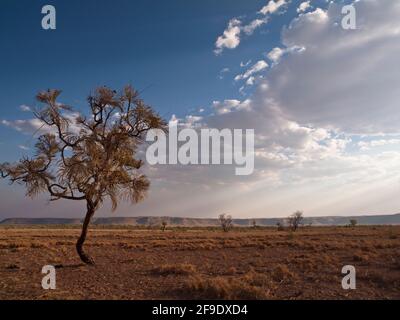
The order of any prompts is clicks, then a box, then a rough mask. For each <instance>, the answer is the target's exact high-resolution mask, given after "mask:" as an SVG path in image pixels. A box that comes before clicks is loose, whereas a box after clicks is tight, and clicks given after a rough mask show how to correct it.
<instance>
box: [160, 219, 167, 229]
mask: <svg viewBox="0 0 400 320" xmlns="http://www.w3.org/2000/svg"><path fill="white" fill-rule="evenodd" d="M166 228H167V221H165V220H163V221H162V222H161V230H162V231H165V229H166Z"/></svg>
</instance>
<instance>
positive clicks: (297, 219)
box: [287, 211, 304, 231]
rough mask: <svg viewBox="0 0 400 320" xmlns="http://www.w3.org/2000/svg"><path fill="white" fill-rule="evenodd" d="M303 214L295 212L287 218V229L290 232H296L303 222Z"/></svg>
mask: <svg viewBox="0 0 400 320" xmlns="http://www.w3.org/2000/svg"><path fill="white" fill-rule="evenodd" d="M303 218H304V217H303V212H301V211H296V212H295V213H293V214H292V215H291V216H289V217H288V219H287V220H288V224H289V227H290V229H291V230H292V231H296V230H297V229H298V228H299V226H300V224H301V223H302V221H303Z"/></svg>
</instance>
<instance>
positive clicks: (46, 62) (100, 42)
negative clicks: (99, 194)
mask: <svg viewBox="0 0 400 320" xmlns="http://www.w3.org/2000/svg"><path fill="white" fill-rule="evenodd" d="M45 4H48V1H47V2H46V1H2V10H1V12H0V38H1V40H2V49H1V56H0V59H1V60H0V61H1V69H2V72H1V74H0V86H1V88H2V90H1V91H0V101H1V104H0V108H1V118H2V119H8V120H10V119H20V118H21V117H27V116H28V114H23V113H22V112H21V111H20V110H19V109H18V107H19V106H20V105H23V104H25V105H29V106H30V105H34V104H35V99H34V96H35V94H36V93H37V92H38V91H39V90H43V89H47V88H60V89H62V90H63V94H62V96H61V99H62V100H63V101H64V102H65V103H68V104H71V105H74V106H75V107H77V108H82V107H85V98H86V96H87V95H88V93H89V92H90V90H92V89H93V88H95V87H96V86H100V85H108V86H111V87H113V88H120V87H122V86H123V85H125V84H127V83H131V84H133V85H134V86H135V87H136V88H137V89H139V90H144V91H143V93H142V96H143V98H144V99H145V101H147V102H148V103H149V104H151V105H153V106H154V107H155V108H156V109H157V110H159V112H160V113H161V114H162V115H164V116H165V117H166V118H169V117H170V116H171V115H172V114H177V115H178V116H183V115H185V114H187V113H188V112H189V110H197V109H199V108H209V107H210V105H211V103H212V101H214V100H223V99H228V98H229V99H234V98H240V94H239V92H238V86H237V85H235V84H234V83H233V80H232V78H233V76H232V73H234V72H236V73H239V72H240V69H241V68H240V62H242V61H245V62H246V61H248V60H252V61H257V60H260V59H262V58H263V53H265V52H267V51H268V50H269V49H271V48H272V47H274V46H275V45H277V43H278V42H279V38H280V32H279V31H280V29H281V27H282V25H284V24H285V23H288V22H289V21H290V19H291V17H292V16H293V13H292V14H291V13H288V14H287V15H285V16H282V17H279V18H278V17H276V18H275V19H271V23H270V24H269V28H268V30H259V31H257V32H255V34H254V35H253V36H252V37H251V38H250V37H249V38H248V39H246V40H244V44H245V45H242V46H240V47H238V48H237V50H234V51H229V50H226V51H225V52H224V53H223V55H221V56H216V55H215V54H214V52H213V49H214V42H215V39H216V38H217V36H219V35H220V33H221V30H224V28H225V27H226V25H227V23H228V21H229V20H230V19H232V18H233V17H244V16H248V17H250V18H251V17H254V16H256V12H257V11H258V10H259V9H260V8H261V7H262V6H263V5H264V4H265V0H258V1H255V0H253V1H226V0H225V1H201V2H195V1H128V0H118V1H112V2H110V1H84V2H82V1H52V2H51V4H52V5H54V6H55V8H56V10H57V29H56V30H54V31H44V30H43V29H42V28H41V24H40V22H41V19H42V16H43V15H42V14H41V8H42V6H43V5H45ZM293 8H294V9H295V6H293ZM292 11H293V10H292ZM224 68H229V69H230V70H231V72H230V74H229V75H226V77H225V78H224V79H222V80H221V79H219V74H220V71H221V70H222V69H224ZM5 136H6V137H7V139H6V140H7V141H4V140H5V139H4V137H5ZM0 137H2V139H1V140H2V143H3V148H5V149H3V150H5V151H6V152H5V153H7V154H11V155H12V156H14V155H15V152H16V151H17V150H15V149H16V148H17V145H19V144H21V143H25V142H26V141H25V140H26V139H25V137H21V135H19V134H16V133H15V132H14V131H13V130H12V129H10V128H5V127H4V126H1V127H0ZM1 160H4V155H3V156H2V159H1ZM7 160H8V159H7Z"/></svg>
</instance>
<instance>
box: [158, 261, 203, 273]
mask: <svg viewBox="0 0 400 320" xmlns="http://www.w3.org/2000/svg"><path fill="white" fill-rule="evenodd" d="M195 272H196V267H195V266H194V265H192V264H188V263H181V264H165V265H161V266H159V267H157V268H154V269H153V273H155V274H159V275H170V274H181V275H189V274H193V273H195Z"/></svg>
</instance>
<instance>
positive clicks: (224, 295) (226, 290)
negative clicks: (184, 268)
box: [187, 276, 268, 300]
mask: <svg viewBox="0 0 400 320" xmlns="http://www.w3.org/2000/svg"><path fill="white" fill-rule="evenodd" d="M187 285H188V289H189V291H190V292H191V293H192V294H193V295H194V296H195V297H196V298H198V299H224V300H261V299H267V298H268V295H267V293H266V292H265V291H264V290H263V289H261V288H259V287H256V286H252V285H250V284H248V283H246V282H244V281H243V280H238V279H229V280H228V279H224V278H221V277H216V278H211V279H203V278H201V277H199V276H197V277H191V278H190V279H189V281H188V283H187Z"/></svg>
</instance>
